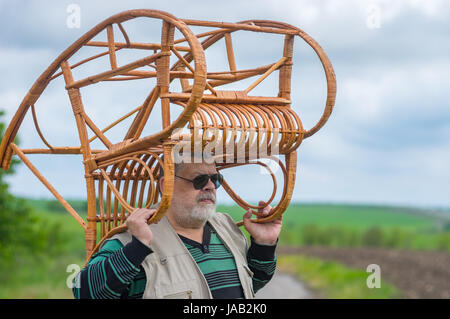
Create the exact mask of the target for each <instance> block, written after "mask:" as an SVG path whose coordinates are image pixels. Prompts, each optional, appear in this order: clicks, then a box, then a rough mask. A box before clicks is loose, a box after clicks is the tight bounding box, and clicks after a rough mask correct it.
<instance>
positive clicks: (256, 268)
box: [247, 237, 277, 293]
mask: <svg viewBox="0 0 450 319" xmlns="http://www.w3.org/2000/svg"><path fill="white" fill-rule="evenodd" d="M250 241H251V244H250V248H249V249H248V252H247V262H248V267H249V268H250V270H251V271H252V272H253V290H254V292H255V293H256V292H257V291H258V290H260V289H261V288H262V287H264V286H265V285H266V284H267V283H268V282H269V281H270V279H272V277H273V274H274V273H275V267H276V264H277V257H276V254H275V248H276V244H275V245H270V246H269V245H260V244H257V243H256V242H255V240H254V239H253V237H250Z"/></svg>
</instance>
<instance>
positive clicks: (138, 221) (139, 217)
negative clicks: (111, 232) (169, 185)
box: [125, 208, 156, 246]
mask: <svg viewBox="0 0 450 319" xmlns="http://www.w3.org/2000/svg"><path fill="white" fill-rule="evenodd" d="M155 212H156V209H147V208H137V209H135V210H134V211H133V212H132V213H131V214H130V216H128V218H127V220H126V222H125V224H126V225H127V227H128V229H129V231H130V233H131V234H132V235H133V236H134V237H136V238H137V239H139V240H140V241H141V242H142V243H143V244H144V245H147V246H150V245H151V243H152V241H153V233H152V231H151V230H150V227H148V224H147V221H148V219H149V218H150V217H151V216H152V215H153V214H154V213H155Z"/></svg>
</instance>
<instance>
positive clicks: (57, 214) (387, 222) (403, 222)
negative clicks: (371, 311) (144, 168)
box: [0, 200, 450, 298]
mask: <svg viewBox="0 0 450 319" xmlns="http://www.w3.org/2000/svg"><path fill="white" fill-rule="evenodd" d="M28 202H29V204H30V205H31V206H32V207H34V212H33V214H35V215H37V216H39V218H40V221H41V223H44V224H45V227H48V229H51V231H52V233H54V236H50V237H49V239H48V242H47V243H46V244H47V245H48V246H47V248H48V249H47V251H48V253H40V254H37V255H31V254H28V255H20V254H17V255H16V256H14V259H13V260H14V263H13V264H12V265H10V266H11V267H9V268H8V269H1V271H2V275H1V276H0V282H1V285H0V286H1V289H0V298H72V292H71V290H70V289H69V288H67V286H66V280H67V278H68V276H69V275H71V274H72V273H71V272H67V267H68V266H69V265H71V264H76V265H79V266H80V267H82V266H83V264H84V233H83V230H82V228H81V226H80V225H78V223H77V222H76V221H75V219H73V218H72V217H71V216H70V215H69V214H68V213H67V212H65V210H64V209H63V208H62V206H61V205H59V204H58V203H55V202H54V201H46V200H28ZM70 202H71V204H72V205H73V206H74V207H76V209H77V210H79V211H81V213H80V215H82V216H83V217H85V212H83V210H84V209H85V207H86V206H85V202H83V201H70ZM218 211H221V212H227V213H229V214H230V215H231V216H233V218H234V219H235V220H236V221H238V220H241V219H242V215H243V214H244V211H243V209H241V208H240V207H237V206H223V205H222V206H219V207H218ZM437 224H438V223H437V222H436V220H435V219H434V218H432V217H429V216H421V215H420V214H417V212H416V213H414V214H412V213H411V212H410V210H408V209H401V208H393V207H381V206H356V205H322V204H321V205H313V204H308V205H307V204H294V205H291V206H290V207H289V209H288V211H287V212H286V213H285V214H284V218H283V229H282V233H281V236H280V242H279V244H280V245H330V246H365V245H366V246H367V245H368V246H384V247H394V248H402V249H433V250H436V249H439V250H449V251H450V235H449V232H448V231H445V229H448V227H444V228H443V230H442V229H438V228H437ZM12 248H13V251H16V249H15V248H16V247H12ZM17 251H18V252H19V251H21V250H20V249H19V248H18V247H17ZM299 265H303V266H302V267H310V268H304V269H310V270H311V267H312V268H314V267H313V266H311V265H316V266H317V267H316V270H318V271H319V272H318V273H317V272H316V273H314V276H316V277H317V278H322V279H320V280H327V279H326V278H327V276H328V275H329V274H327V272H330V271H331V272H332V273H333V274H334V275H333V276H337V277H341V278H353V277H354V276H355V274H354V273H353V272H352V270H349V269H346V268H345V267H343V266H342V265H341V266H337V265H332V266H330V264H327V265H328V266H326V267H325V266H324V267H322V266H323V265H321V264H320V263H318V261H314V262H313V261H311V260H306V259H303V260H301V261H298V264H297V266H299ZM308 265H309V266H308ZM330 267H331V268H330ZM330 269H331V270H330ZM311 271H312V270H311ZM304 272H306V270H304ZM344 273H347V274H348V277H346V276H347V275H344ZM352 274H353V275H352ZM352 276H353V277H352ZM361 276H362V275H361ZM324 278H325V279H324ZM317 280H319V279H317ZM340 284H341V283H339V285H340ZM348 284H349V285H350V286H349V287H351V283H350V282H348ZM318 289H320V287H318ZM349 289H350V290H353V288H349ZM355 289H356V288H355ZM358 293H359V292H358V290H355V291H354V294H358ZM329 294H330V295H332V292H329ZM395 294H396V292H395V288H392V289H391V288H389V286H388V289H387V290H386V291H384V292H383V296H384V297H383V298H385V297H386V296H387V297H389V296H390V295H395ZM363 297H364V295H361V298H363ZM375 297H377V296H375ZM378 297H382V296H378ZM368 298H370V296H368Z"/></svg>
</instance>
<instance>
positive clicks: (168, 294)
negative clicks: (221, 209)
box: [111, 213, 255, 299]
mask: <svg viewBox="0 0 450 319" xmlns="http://www.w3.org/2000/svg"><path fill="white" fill-rule="evenodd" d="M209 222H210V224H211V226H212V227H213V228H214V230H215V231H216V232H217V235H218V236H219V237H220V238H221V239H222V241H223V243H224V244H225V245H226V247H227V248H228V249H229V250H230V252H231V253H232V254H233V256H234V260H235V262H236V267H237V271H238V274H239V279H240V281H241V284H242V289H243V291H244V296H245V298H247V299H249V298H254V296H255V294H254V292H253V283H252V276H253V273H252V271H251V270H250V269H249V268H248V264H247V244H248V243H247V239H246V238H245V236H244V234H243V233H242V232H241V230H240V229H239V227H237V226H236V223H235V222H234V221H233V219H232V218H231V217H230V216H229V215H227V214H222V213H216V214H214V216H213V217H212V218H211V219H210V220H209ZM149 227H150V228H151V230H152V232H153V238H154V239H153V242H152V245H151V248H152V250H153V253H152V254H150V255H148V256H147V257H146V258H145V259H144V261H143V262H142V264H141V265H142V267H143V268H144V270H145V274H146V277H147V285H146V287H145V291H144V295H143V298H177V299H182V298H195V299H197V298H198V299H209V298H212V295H211V291H210V290H209V287H208V283H207V281H206V279H205V277H204V276H203V274H202V272H201V270H200V268H199V267H198V266H197V263H196V262H195V260H194V258H193V257H192V255H191V254H190V253H189V251H188V250H187V248H186V247H185V245H184V243H183V242H182V241H181V239H180V238H179V237H178V235H177V234H176V232H175V231H174V230H173V228H172V226H171V225H170V223H169V221H168V219H167V218H166V217H163V218H162V219H161V221H160V222H159V223H158V224H152V225H150V226H149ZM111 239H118V240H120V242H121V243H122V244H123V245H125V244H127V243H128V242H130V241H131V234H130V233H129V232H124V233H121V234H117V235H115V236H113V237H111Z"/></svg>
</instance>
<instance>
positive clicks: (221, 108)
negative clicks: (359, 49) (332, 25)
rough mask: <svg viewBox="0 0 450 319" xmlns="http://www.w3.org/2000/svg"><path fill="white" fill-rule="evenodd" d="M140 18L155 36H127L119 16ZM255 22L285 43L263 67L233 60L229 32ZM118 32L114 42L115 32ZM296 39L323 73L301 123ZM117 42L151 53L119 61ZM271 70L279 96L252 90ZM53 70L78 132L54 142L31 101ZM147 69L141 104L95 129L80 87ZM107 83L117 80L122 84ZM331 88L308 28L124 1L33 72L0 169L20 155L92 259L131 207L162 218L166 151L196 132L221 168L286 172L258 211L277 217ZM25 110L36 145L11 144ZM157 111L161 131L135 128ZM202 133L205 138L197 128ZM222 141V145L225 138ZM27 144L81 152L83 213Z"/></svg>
mask: <svg viewBox="0 0 450 319" xmlns="http://www.w3.org/2000/svg"><path fill="white" fill-rule="evenodd" d="M145 19H147V20H152V21H154V22H155V21H156V23H157V24H156V25H158V24H159V30H154V31H158V32H160V36H159V37H158V38H159V39H160V41H159V42H158V41H157V43H154V42H146V41H140V42H133V41H132V40H133V39H132V37H129V35H128V33H127V32H126V30H125V27H126V25H125V23H131V22H132V21H133V20H145ZM191 28H197V29H201V28H204V29H205V32H202V33H199V34H194V33H193V32H192V31H191ZM150 31H151V30H150ZM255 32H256V33H258V34H260V35H270V36H272V37H275V36H277V37H280V38H281V41H282V42H281V43H284V44H283V48H280V54H281V57H280V58H279V60H278V61H276V62H275V63H272V64H269V65H264V66H260V67H257V68H253V69H245V70H239V69H238V68H237V65H236V60H235V55H234V52H235V49H234V48H233V42H232V35H233V36H234V35H236V36H237V35H238V34H239V33H247V34H255ZM101 34H103V35H105V36H106V41H97V40H96V37H97V36H98V35H101ZM130 34H131V33H130ZM158 34H159V33H158ZM119 37H120V38H122V39H123V41H118V40H117V38H119ZM296 37H299V38H301V39H303V40H304V41H305V42H306V43H307V44H308V45H309V46H310V47H312V49H313V50H314V51H315V53H316V54H317V56H318V58H319V59H320V62H321V64H322V66H323V69H324V71H325V77H326V82H327V97H326V101H325V108H324V111H323V114H322V116H321V118H320V119H319V121H318V122H317V123H316V124H315V125H314V126H313V127H312V128H311V129H309V130H305V129H304V128H303V126H302V123H301V121H300V117H299V116H298V115H297V114H296V113H295V112H294V111H293V110H292V109H291V96H290V92H291V72H292V66H293V45H294V39H295V38H296ZM222 39H223V40H224V44H225V45H224V47H225V51H226V56H227V60H228V61H227V62H228V66H229V70H224V71H220V72H207V68H206V62H205V51H206V50H207V49H208V48H209V47H211V46H212V45H213V44H215V43H217V42H219V41H221V40H222ZM201 40H202V41H201ZM222 43H223V42H222ZM92 47H95V48H97V49H98V48H100V49H101V48H104V49H101V50H102V52H101V53H98V54H94V55H90V56H88V57H84V59H82V60H78V61H77V62H75V61H74V59H75V58H77V57H78V55H77V54H78V52H79V51H80V52H81V50H82V49H83V48H92ZM124 51H139V52H144V53H147V52H150V54H149V55H146V56H144V57H143V58H139V59H133V60H132V61H131V62H128V63H125V64H120V63H119V56H118V53H119V52H124ZM102 57H103V58H105V59H107V60H108V63H107V64H108V65H107V67H105V68H102V69H101V70H99V71H98V68H93V69H95V70H94V71H93V72H92V71H91V69H89V68H88V65H92V63H90V62H91V61H97V60H99V59H101V58H102ZM171 59H172V61H174V62H173V63H172V64H170V63H171ZM83 67H85V68H86V69H85V70H87V72H90V75H89V76H87V77H84V78H80V79H79V78H77V77H76V75H75V71H77V70H79V69H82V68H83ZM277 70H278V71H279V81H278V82H279V87H278V95H277V96H271V97H267V96H250V95H249V93H250V91H251V90H253V89H254V88H255V87H256V86H258V85H259V84H260V83H261V82H262V81H263V80H265V79H266V78H267V77H268V76H269V75H270V74H271V73H273V72H274V71H277ZM252 77H256V79H255V80H254V82H253V83H251V84H250V86H248V87H246V88H244V89H242V90H218V89H217V87H219V86H224V85H228V84H236V85H239V84H240V83H242V80H245V79H249V78H252ZM57 78H63V79H64V84H65V89H66V90H67V93H68V96H69V99H70V104H71V106H72V111H73V115H74V117H75V121H76V126H77V134H78V136H79V141H80V144H79V145H77V146H64V147H56V146H53V145H51V144H50V143H49V142H48V141H47V139H46V138H45V137H44V135H43V134H42V131H41V129H40V127H39V125H38V121H37V116H36V110H37V109H38V108H37V107H35V104H36V103H37V101H38V99H39V98H40V96H41V94H42V93H43V92H44V90H45V89H46V88H47V86H48V85H49V84H50V83H51V82H52V81H54V80H56V79H57ZM152 78H153V79H154V80H156V84H155V85H154V87H153V88H152V89H151V90H149V92H150V93H149V94H148V95H147V97H146V98H145V100H144V101H143V103H142V105H140V106H139V107H137V108H135V109H133V110H132V109H131V108H130V109H127V110H126V111H125V112H124V113H125V114H123V116H121V117H120V118H118V119H117V120H116V121H114V122H113V123H111V124H110V125H108V126H107V127H105V128H103V129H100V128H99V127H98V126H97V124H95V123H94V121H93V120H92V119H91V117H90V116H88V113H89V112H92V110H93V108H92V107H91V108H89V107H85V106H84V105H83V102H82V98H81V93H80V92H81V89H82V88H85V87H88V86H92V87H93V86H96V85H98V83H101V82H105V81H127V82H128V81H130V82H133V81H135V82H139V81H141V80H146V79H152ZM173 80H177V81H175V82H178V81H179V86H178V87H179V89H178V92H177V91H176V90H172V87H171V84H172V82H173ZM244 82H245V81H244ZM110 83H114V82H110ZM115 83H118V85H120V83H121V82H115ZM335 95H336V81H335V75H334V72H333V68H332V65H331V63H330V61H329V59H328V57H327V56H326V54H325V53H324V52H323V50H322V48H321V47H320V46H319V45H318V44H317V43H316V42H315V41H314V40H313V39H312V38H311V37H310V36H308V35H307V34H306V33H305V32H303V31H302V30H300V29H298V28H296V27H294V26H291V25H288V24H285V23H281V22H274V21H264V20H248V21H242V22H239V23H224V22H210V21H197V20H186V19H178V18H176V17H174V16H173V15H171V14H168V13H165V12H162V11H155V10H130V11H126V12H122V13H119V14H116V15H114V16H112V17H110V18H109V19H106V20H105V21H103V22H101V23H100V24H98V25H97V26H95V27H94V28H92V29H91V30H90V31H88V32H87V33H85V34H84V35H83V36H82V37H80V38H79V39H78V40H77V41H76V42H74V43H73V44H72V45H71V46H69V47H68V48H67V49H66V50H65V51H64V52H62V53H61V54H60V55H59V56H58V57H57V58H56V59H55V60H54V61H53V62H52V63H51V64H50V66H49V67H48V68H47V69H46V70H45V72H44V73H42V75H41V76H40V77H39V78H38V79H37V81H36V82H35V83H34V84H33V86H32V88H31V89H30V90H29V92H28V94H27V95H26V96H25V97H24V99H23V101H22V103H21V104H20V106H19V108H18V110H17V112H16V114H15V116H14V117H13V119H12V121H11V123H10V124H9V127H8V128H7V130H6V132H5V135H4V138H3V140H2V143H1V146H0V163H1V166H2V168H3V169H4V170H7V169H8V168H9V165H10V163H11V159H12V156H13V155H17V156H18V157H19V158H20V159H21V160H22V161H23V162H24V163H25V164H26V166H27V167H28V168H29V169H30V170H31V172H32V173H34V174H35V175H36V176H37V178H38V179H39V180H40V181H41V182H42V183H43V185H44V186H45V187H47V188H48V190H49V191H50V192H51V193H52V194H53V195H54V196H55V198H56V199H57V200H58V201H59V202H60V203H61V204H62V205H63V206H64V207H65V209H66V210H67V211H68V212H69V213H70V214H71V215H72V216H73V217H74V218H75V219H76V221H77V222H78V223H79V224H80V225H81V226H82V227H83V229H84V231H85V243H86V257H87V259H89V258H90V256H92V254H93V253H94V252H95V251H96V250H97V249H98V247H99V245H100V243H101V242H102V241H103V240H104V239H106V238H108V237H110V236H112V235H113V234H115V233H118V232H121V231H124V230H125V229H126V225H125V224H124V222H125V220H126V218H127V216H128V215H129V214H130V213H131V212H132V211H133V210H134V209H135V208H136V207H147V208H148V207H151V206H152V205H154V204H155V203H159V205H158V208H157V212H156V213H155V214H154V215H153V216H152V218H151V219H150V220H149V221H148V222H149V223H153V222H156V221H158V220H160V219H161V218H162V216H163V215H164V213H165V212H166V211H167V209H168V207H169V205H170V203H171V199H172V193H173V183H174V157H173V152H174V151H175V149H176V148H177V147H180V145H189V146H191V147H193V146H195V145H194V144H196V143H197V142H198V140H199V139H196V137H199V138H200V141H201V143H200V149H201V150H202V151H204V149H205V148H206V147H210V148H211V149H212V150H213V151H212V153H214V155H215V156H216V159H217V158H220V159H223V160H222V161H217V169H218V170H223V169H226V168H232V167H236V166H242V165H249V164H257V165H261V166H263V167H265V168H267V169H269V167H268V165H267V164H265V163H264V162H263V161H260V159H261V158H269V159H273V160H276V162H277V164H278V165H280V168H281V171H282V173H283V177H284V181H283V183H282V187H283V188H282V195H281V199H280V201H279V202H278V204H276V205H273V206H274V207H273V209H272V211H271V213H270V215H269V216H268V217H265V218H260V219H258V220H255V222H266V221H270V220H273V219H275V218H278V217H279V216H281V215H282V214H283V213H284V211H285V210H286V208H287V207H288V205H289V203H290V200H291V197H292V193H293V190H294V184H295V174H296V166H297V154H296V150H297V148H298V147H299V145H300V143H301V142H302V140H303V139H304V138H307V137H310V136H312V135H313V134H314V133H316V132H317V131H318V130H319V129H321V128H322V127H323V125H324V124H325V123H326V122H327V120H328V118H329V116H330V114H331V111H332V109H333V106H334V102H335ZM174 107H177V108H179V109H181V112H180V114H179V116H178V117H176V118H173V116H172V117H171V109H172V108H174ZM30 110H31V115H32V117H33V120H34V124H35V127H36V131H37V133H38V135H39V136H40V138H41V139H42V142H43V143H44V144H45V145H46V147H45V148H33V149H30V148H28V149H21V148H19V147H18V146H17V145H16V144H15V143H14V138H15V137H16V134H17V132H18V130H19V128H20V126H21V124H22V121H23V119H24V117H25V115H26V114H27V113H28V112H29V111H30ZM156 110H158V112H160V114H161V117H162V120H161V119H160V121H161V122H162V129H161V130H160V131H158V132H156V133H153V134H149V135H146V134H144V133H143V132H144V128H145V127H146V124H147V123H148V120H149V116H150V115H151V113H152V112H155V111H156ZM88 111H89V112H88ZM104 112H107V110H105V111H104ZM133 116H134V118H133ZM126 119H133V120H132V121H130V122H131V124H130V125H128V127H127V131H126V132H124V134H125V135H124V138H123V139H122V140H118V141H112V140H110V138H108V137H107V133H108V131H109V130H110V129H111V128H113V127H114V126H116V125H117V124H119V123H121V122H123V121H125V120H126ZM182 128H184V129H185V131H184V132H186V130H187V132H188V133H187V134H183V132H180V133H176V132H177V129H182ZM89 131H90V132H91V134H92V136H91V137H89V134H88V133H89ZM207 132H208V133H207ZM208 134H209V135H208ZM207 135H208V136H209V137H206V138H205V136H207ZM211 136H212V138H211ZM94 141H96V142H97V143H98V141H101V143H102V147H101V148H98V149H94V148H93V147H92V143H93V142H94ZM196 141H197V142H196ZM183 142H184V143H185V144H183ZM197 144H198V143H197ZM230 145H231V146H232V147H231V149H232V151H231V152H229V151H228V148H227V147H228V146H230ZM212 146H214V147H212ZM218 150H219V151H218ZM239 150H241V151H239ZM253 150H256V156H255V155H254V154H252V151H253ZM261 150H264V151H265V152H261ZM274 150H277V152H274ZM263 153H264V154H263ZM276 153H278V154H276ZM27 154H78V155H80V154H81V155H82V156H83V163H84V176H85V179H86V189H87V204H88V207H87V212H88V216H87V219H86V220H84V219H83V218H82V217H81V216H80V215H79V214H78V213H77V212H76V211H75V210H74V209H73V208H72V206H71V205H70V204H69V203H68V202H67V201H66V200H65V199H64V198H63V197H62V196H61V195H60V194H59V193H58V191H57V190H56V189H55V188H54V187H53V186H52V185H51V184H50V182H49V181H48V180H47V179H46V178H45V177H44V176H43V175H42V174H41V173H40V172H39V171H38V169H37V168H36V167H35V166H34V165H33V164H32V163H31V162H30V161H29V159H28V158H27V156H26V155H27ZM162 155H164V156H162ZM274 155H280V158H284V162H283V160H277V159H278V157H275V156H274ZM161 167H162V169H163V171H164V175H165V183H164V189H163V191H162V194H161V193H160V191H159V187H158V179H159V170H160V168H161ZM270 174H271V176H272V178H273V183H274V187H273V193H272V195H271V197H270V199H268V200H267V201H266V204H270V203H271V202H272V201H273V199H274V196H275V192H276V188H277V183H276V179H275V176H274V174H273V172H271V171H270ZM223 186H224V189H225V190H226V191H227V193H228V194H229V195H230V196H231V197H232V198H233V199H234V200H235V202H236V203H237V204H238V205H240V206H241V207H242V208H244V209H245V210H247V209H249V208H252V209H258V208H260V207H259V206H257V205H250V204H249V203H247V202H245V201H244V200H243V199H241V198H240V197H239V196H238V195H237V194H236V193H234V191H233V190H232V189H231V188H230V186H229V185H228V184H227V182H226V181H225V182H224V183H223Z"/></svg>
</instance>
